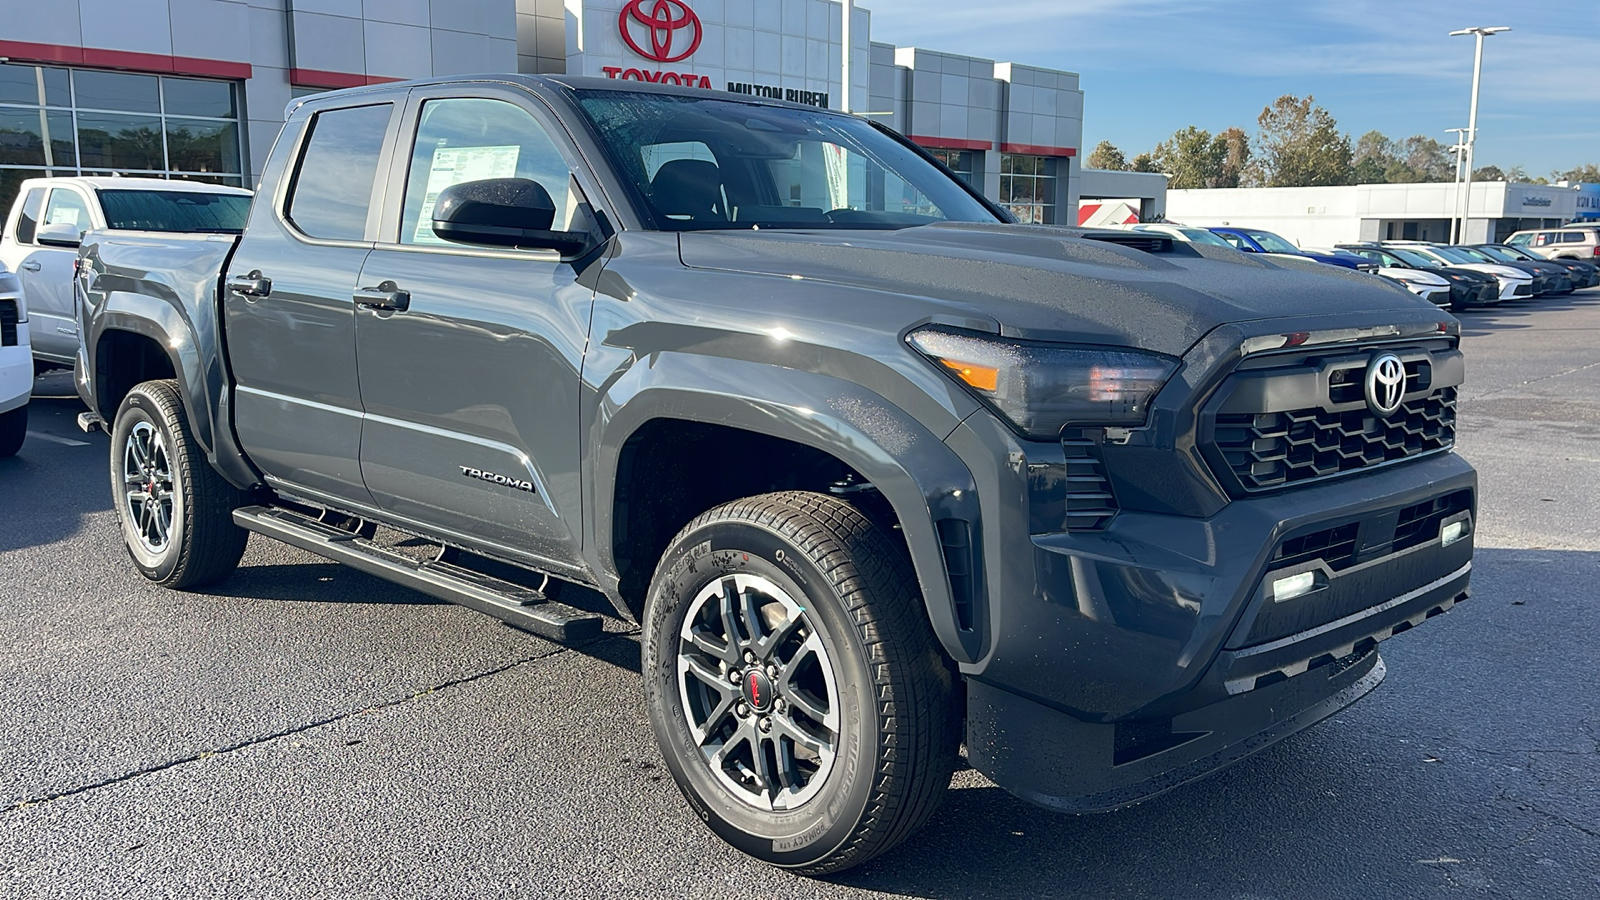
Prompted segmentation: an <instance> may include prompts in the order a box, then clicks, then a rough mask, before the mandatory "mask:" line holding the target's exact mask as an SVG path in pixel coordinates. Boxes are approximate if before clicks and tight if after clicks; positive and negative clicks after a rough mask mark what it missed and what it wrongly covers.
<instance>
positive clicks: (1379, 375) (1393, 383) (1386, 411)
mask: <svg viewBox="0 0 1600 900" xmlns="http://www.w3.org/2000/svg"><path fill="white" fill-rule="evenodd" d="M1405 395H1406V364H1405V363H1403V362H1401V361H1400V357H1398V356H1395V355H1394V354H1393V353H1383V354H1380V355H1378V356H1375V357H1373V358H1372V362H1370V363H1367V408H1369V409H1371V410H1372V411H1373V412H1374V413H1376V414H1377V415H1378V416H1379V417H1381V418H1384V419H1387V418H1389V417H1390V416H1392V415H1394V414H1395V413H1397V412H1399V411H1400V401H1401V399H1402V398H1404V397H1405Z"/></svg>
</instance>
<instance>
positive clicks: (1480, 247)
mask: <svg viewBox="0 0 1600 900" xmlns="http://www.w3.org/2000/svg"><path fill="white" fill-rule="evenodd" d="M1472 249H1474V250H1477V251H1478V252H1479V253H1483V254H1485V255H1487V256H1489V257H1490V258H1492V259H1494V260H1497V261H1500V262H1513V263H1516V262H1524V263H1540V264H1542V265H1549V266H1558V267H1560V268H1562V269H1565V270H1566V272H1567V275H1568V277H1570V278H1571V279H1572V286H1573V288H1575V289H1576V288H1589V287H1594V286H1595V285H1597V284H1600V264H1596V263H1592V262H1585V261H1583V260H1581V259H1574V258H1571V257H1566V256H1557V257H1552V258H1551V259H1548V260H1547V259H1545V258H1544V257H1542V256H1535V255H1533V254H1532V253H1529V252H1528V251H1526V250H1524V249H1522V248H1521V247H1511V246H1508V245H1505V244H1474V245H1472Z"/></svg>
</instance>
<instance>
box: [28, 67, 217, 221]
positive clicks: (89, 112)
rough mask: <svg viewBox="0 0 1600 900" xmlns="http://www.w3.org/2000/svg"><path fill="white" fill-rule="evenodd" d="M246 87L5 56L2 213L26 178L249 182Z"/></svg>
mask: <svg viewBox="0 0 1600 900" xmlns="http://www.w3.org/2000/svg"><path fill="white" fill-rule="evenodd" d="M240 129H241V124H240V122H239V90H238V85H237V84H234V83H232V82H228V81H207V80H204V79H199V78H178V77H175V76H167V75H141V74H136V73H129V72H101V71H96V70H91V69H68V68H63V67H60V66H32V65H25V64H17V63H7V64H0V217H4V215H5V214H6V213H7V212H9V211H10V209H11V203H12V201H13V200H15V199H16V196H17V189H18V186H19V185H21V183H22V182H23V181H24V180H25V179H28V178H45V177H59V176H70V175H111V174H123V175H139V176H145V177H156V178H187V179H192V180H197V181H207V182H211V183H215V184H227V185H235V186H243V185H244V182H245V176H244V171H245V170H244V158H243V153H242V152H241V150H242V148H241V143H242V137H241V131H240Z"/></svg>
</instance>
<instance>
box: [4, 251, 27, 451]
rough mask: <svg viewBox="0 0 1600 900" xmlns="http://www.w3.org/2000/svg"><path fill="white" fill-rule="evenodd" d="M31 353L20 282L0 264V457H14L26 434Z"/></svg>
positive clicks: (20, 447)
mask: <svg viewBox="0 0 1600 900" xmlns="http://www.w3.org/2000/svg"><path fill="white" fill-rule="evenodd" d="M32 396H33V354H32V351H31V348H30V347H29V342H28V305H27V303H25V302H24V301H23V297H22V283H21V282H20V281H19V280H18V279H17V276H15V275H13V274H12V273H10V272H9V271H7V270H6V268H5V265H4V264H0V457H7V456H15V455H17V451H18V450H21V449H22V443H23V441H24V440H26V439H27V436H28V401H29V399H30V398H31V397H32Z"/></svg>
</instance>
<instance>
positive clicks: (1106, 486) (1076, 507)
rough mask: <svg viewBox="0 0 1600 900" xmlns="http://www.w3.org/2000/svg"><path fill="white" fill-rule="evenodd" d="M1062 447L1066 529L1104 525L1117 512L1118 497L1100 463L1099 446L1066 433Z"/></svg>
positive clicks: (1085, 528)
mask: <svg viewBox="0 0 1600 900" xmlns="http://www.w3.org/2000/svg"><path fill="white" fill-rule="evenodd" d="M1061 448H1062V449H1063V450H1064V451H1066V458H1067V477H1066V482H1067V502H1066V522H1067V525H1066V527H1067V530H1068V531H1094V530H1096V529H1100V528H1104V527H1105V526H1106V525H1107V524H1108V523H1110V521H1111V518H1112V516H1115V515H1116V514H1117V499H1116V497H1115V496H1113V495H1112V493H1111V482H1110V481H1108V480H1107V479H1106V470H1105V465H1104V464H1103V463H1101V462H1100V445H1099V444H1097V443H1096V442H1095V441H1093V440H1090V439H1088V438H1079V437H1075V436H1073V434H1072V433H1068V434H1066V435H1064V436H1063V437H1062V440H1061Z"/></svg>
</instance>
